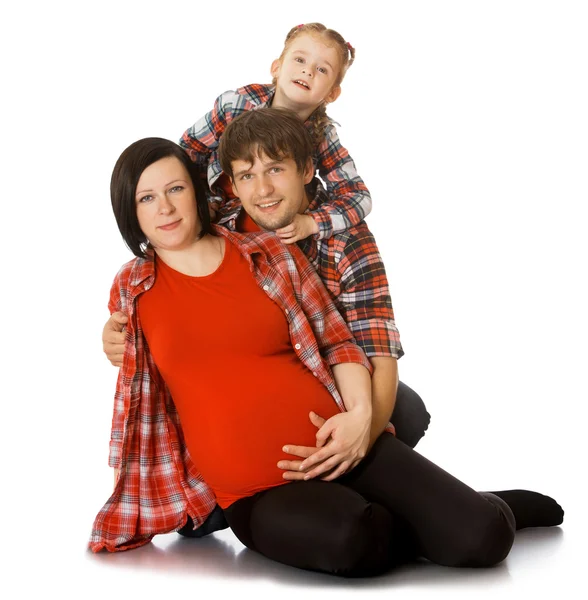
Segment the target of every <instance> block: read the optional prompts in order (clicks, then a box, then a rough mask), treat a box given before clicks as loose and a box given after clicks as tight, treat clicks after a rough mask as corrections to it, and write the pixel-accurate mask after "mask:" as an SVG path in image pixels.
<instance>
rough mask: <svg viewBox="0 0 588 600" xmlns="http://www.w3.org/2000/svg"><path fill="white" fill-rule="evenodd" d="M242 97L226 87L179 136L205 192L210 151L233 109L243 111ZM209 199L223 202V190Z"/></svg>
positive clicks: (230, 118) (216, 143)
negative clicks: (209, 107) (203, 113)
mask: <svg viewBox="0 0 588 600" xmlns="http://www.w3.org/2000/svg"><path fill="white" fill-rule="evenodd" d="M243 102H244V101H243V97H242V96H241V95H240V94H238V92H237V91H234V90H229V91H227V92H224V93H223V94H221V95H220V96H219V97H218V98H217V99H216V100H215V102H214V107H213V109H212V110H211V111H210V112H208V113H206V114H205V115H204V116H203V117H202V118H201V119H199V120H198V121H196V123H194V125H192V127H190V128H188V129H187V130H186V131H185V132H184V134H183V135H182V137H181V139H180V142H179V143H180V146H181V147H182V148H184V150H185V151H186V152H187V153H188V156H189V157H190V158H191V159H192V161H194V162H195V163H196V166H197V168H198V172H199V174H200V177H201V178H202V181H203V183H204V187H205V189H206V190H207V191H208V190H209V189H210V188H209V186H208V166H209V163H210V161H211V156H212V154H213V153H214V152H215V151H216V149H217V148H218V144H219V141H220V138H221V136H222V134H223V133H224V131H225V129H226V127H227V125H228V124H229V123H230V122H231V120H232V118H233V109H234V108H240V110H239V111H238V113H237V114H239V113H240V112H243V110H245V107H244V106H241V105H242V104H243ZM208 201H209V202H219V203H221V204H223V203H224V201H225V198H224V197H223V196H222V190H220V189H216V188H215V190H214V193H213V194H212V195H211V194H210V193H209V195H208Z"/></svg>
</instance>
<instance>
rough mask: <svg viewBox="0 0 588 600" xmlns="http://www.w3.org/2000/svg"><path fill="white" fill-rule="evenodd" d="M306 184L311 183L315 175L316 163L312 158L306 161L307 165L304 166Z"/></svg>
mask: <svg viewBox="0 0 588 600" xmlns="http://www.w3.org/2000/svg"><path fill="white" fill-rule="evenodd" d="M303 175H304V185H306V184H308V183H310V182H311V181H312V178H313V177H314V164H313V162H312V158H309V159H308V160H307V161H306V165H305V166H304V173H303Z"/></svg>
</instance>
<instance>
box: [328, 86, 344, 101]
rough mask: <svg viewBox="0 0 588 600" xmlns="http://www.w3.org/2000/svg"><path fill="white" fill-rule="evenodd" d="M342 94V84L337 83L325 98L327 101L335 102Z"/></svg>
mask: <svg viewBox="0 0 588 600" xmlns="http://www.w3.org/2000/svg"><path fill="white" fill-rule="evenodd" d="M340 95H341V86H340V85H336V86H335V87H334V88H333V89H332V90H331V91H330V92H329V94H328V95H327V97H326V98H325V102H335V100H337V98H338V97H339V96H340Z"/></svg>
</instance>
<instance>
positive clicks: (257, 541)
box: [224, 433, 515, 577]
mask: <svg viewBox="0 0 588 600" xmlns="http://www.w3.org/2000/svg"><path fill="white" fill-rule="evenodd" d="M224 513H225V518H226V520H227V522H228V523H229V526H230V527H231V529H232V530H233V532H234V533H235V535H236V536H237V538H239V540H240V541H241V542H242V543H243V544H244V545H245V546H247V547H248V548H251V549H252V550H255V551H257V552H259V553H261V554H263V555H264V556H267V557H268V558H271V559H273V560H276V561H279V562H281V563H285V564H287V565H291V566H294V567H298V568H301V569H309V570H313V571H322V572H326V573H331V574H335V575H341V576H344V577H362V576H368V575H374V574H377V573H382V572H384V571H386V570H388V569H390V568H391V567H392V566H394V565H396V564H398V563H401V562H404V561H407V560H411V559H414V558H416V557H417V556H422V557H424V558H427V559H429V560H431V561H433V562H435V563H437V564H440V565H446V566H452V567H488V566H492V565H495V564H496V563H498V562H500V561H502V560H503V559H504V558H505V557H506V555H507V554H508V552H509V551H510V548H511V546H512V543H513V540H514V534H515V519H514V516H513V514H512V511H511V510H510V508H509V507H508V505H507V504H506V503H505V502H504V501H503V500H501V499H500V498H498V497H497V496H495V495H493V494H490V493H478V492H475V491H474V490H473V489H471V488H469V487H468V486H467V485H465V484H464V483H462V482H461V481H459V480H457V479H456V478H455V477H453V476H452V475H450V474H449V473H447V472H446V471H444V470H443V469H441V468H439V467H438V466H436V465H435V464H433V463H432V462H430V461H429V460H428V459H426V458H425V457H423V456H421V455H420V454H418V453H417V452H415V451H414V450H413V449H412V448H410V447H409V446H407V445H406V444H404V443H403V442H401V441H399V440H398V439H397V438H395V437H394V436H393V435H391V434H389V433H383V434H382V435H381V436H380V437H379V438H378V440H377V441H376V443H375V444H374V446H373V448H372V450H371V451H370V453H369V454H368V456H367V457H366V458H365V459H364V460H363V461H362V462H361V463H360V464H359V465H358V466H357V467H356V468H355V469H354V470H353V471H351V472H350V473H348V474H347V475H344V476H343V477H340V478H339V479H338V480H337V481H333V482H324V481H320V480H319V481H317V480H314V481H307V482H292V483H287V484H285V485H282V486H278V487H275V488H271V489H269V490H265V491H263V492H260V493H258V494H255V495H254V496H250V497H248V498H242V499H241V500H238V501H237V502H234V503H233V504H232V505H231V506H229V507H228V508H227V509H225V511H224Z"/></svg>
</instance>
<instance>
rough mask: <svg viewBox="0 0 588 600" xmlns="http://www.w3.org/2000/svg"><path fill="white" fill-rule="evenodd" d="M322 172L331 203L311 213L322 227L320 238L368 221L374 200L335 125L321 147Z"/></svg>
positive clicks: (320, 164) (319, 149) (319, 157)
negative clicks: (366, 219) (365, 220)
mask: <svg viewBox="0 0 588 600" xmlns="http://www.w3.org/2000/svg"><path fill="white" fill-rule="evenodd" d="M318 169H319V175H320V176H321V179H323V181H324V182H325V183H326V185H327V190H328V193H329V200H327V201H326V202H325V203H324V204H323V205H321V206H320V207H318V208H317V209H316V210H314V211H311V212H309V214H310V215H312V216H313V218H314V220H315V221H316V223H317V224H318V226H319V232H318V234H316V236H315V237H316V239H323V238H329V237H331V236H332V235H333V234H334V233H339V232H341V231H345V230H346V229H349V228H350V227H352V226H353V225H357V224H358V223H359V222H360V221H362V220H363V219H365V217H366V216H367V215H368V214H369V213H370V212H371V210H372V199H371V196H370V193H369V191H368V189H367V187H366V185H365V183H364V182H363V180H362V179H361V177H360V176H359V175H358V173H357V170H356V169H355V163H354V162H353V159H352V158H351V156H349V152H347V150H346V149H345V148H344V147H343V146H342V145H341V142H340V141H339V136H338V134H337V130H336V128H335V126H334V125H332V124H331V125H330V126H329V127H327V130H326V132H325V139H324V140H323V141H322V142H321V144H320V146H319V147H318Z"/></svg>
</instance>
